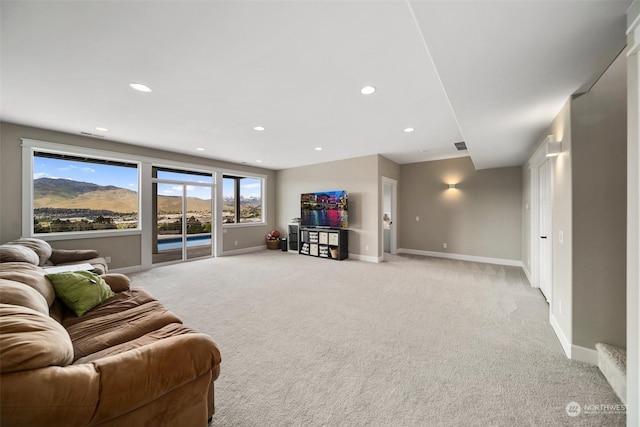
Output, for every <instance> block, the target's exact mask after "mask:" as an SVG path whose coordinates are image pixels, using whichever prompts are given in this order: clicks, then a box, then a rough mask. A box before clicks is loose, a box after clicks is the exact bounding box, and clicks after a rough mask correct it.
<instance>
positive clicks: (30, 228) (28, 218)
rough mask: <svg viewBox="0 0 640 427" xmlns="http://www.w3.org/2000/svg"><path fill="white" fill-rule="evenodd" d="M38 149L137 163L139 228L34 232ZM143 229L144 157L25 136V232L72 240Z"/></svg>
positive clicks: (131, 232) (134, 231)
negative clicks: (36, 156) (35, 163)
mask: <svg viewBox="0 0 640 427" xmlns="http://www.w3.org/2000/svg"><path fill="white" fill-rule="evenodd" d="M36 152H43V153H52V154H60V155H65V156H71V157H86V158H88V159H95V160H97V161H100V160H103V161H113V162H120V163H127V164H131V165H135V166H136V171H137V180H138V182H137V186H138V188H137V191H136V192H137V195H138V224H137V227H136V228H128V229H109V230H89V231H66V232H54V233H35V232H34V224H33V218H34V209H33V193H34V192H33V185H34V177H33V173H34V168H33V165H34V158H35V154H36ZM142 229H143V213H142V160H141V159H139V158H137V157H135V156H126V155H124V154H119V153H115V152H106V151H102V150H96V149H91V148H85V147H75V146H73V147H72V146H68V145H62V144H56V143H50V142H44V141H35V140H29V139H24V138H23V139H22V235H23V236H28V237H35V238H38V239H42V240H52V241H53V240H70V239H84V238H96V237H111V236H126V235H140V234H142Z"/></svg>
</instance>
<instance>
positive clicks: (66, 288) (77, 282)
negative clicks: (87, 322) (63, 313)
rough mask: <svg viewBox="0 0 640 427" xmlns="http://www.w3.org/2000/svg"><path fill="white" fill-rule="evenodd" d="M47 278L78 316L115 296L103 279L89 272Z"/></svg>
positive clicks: (52, 275)
mask: <svg viewBox="0 0 640 427" xmlns="http://www.w3.org/2000/svg"><path fill="white" fill-rule="evenodd" d="M46 278H47V279H49V280H50V281H51V283H53V287H54V288H55V290H56V295H57V296H58V297H59V298H60V299H61V300H62V302H64V303H65V305H66V306H67V307H69V308H70V309H71V310H73V311H74V312H75V313H76V314H77V315H78V316H82V315H83V314H85V313H86V312H87V311H89V310H91V309H92V308H93V307H95V306H96V305H98V304H100V303H101V302H103V301H106V300H107V299H109V298H111V297H113V296H114V295H115V293H114V292H113V291H112V290H111V288H110V287H109V285H107V283H106V282H105V281H104V279H103V278H102V277H100V276H96V275H95V274H93V273H90V272H88V271H73V272H71V271H68V272H63V273H54V274H47V275H46Z"/></svg>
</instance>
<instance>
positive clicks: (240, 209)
mask: <svg viewBox="0 0 640 427" xmlns="http://www.w3.org/2000/svg"><path fill="white" fill-rule="evenodd" d="M222 181H223V183H222V199H223V207H222V222H223V223H224V224H246V223H263V222H264V218H263V212H264V209H263V204H262V201H263V197H262V188H263V178H254V177H242V176H232V175H224V176H223V180H222Z"/></svg>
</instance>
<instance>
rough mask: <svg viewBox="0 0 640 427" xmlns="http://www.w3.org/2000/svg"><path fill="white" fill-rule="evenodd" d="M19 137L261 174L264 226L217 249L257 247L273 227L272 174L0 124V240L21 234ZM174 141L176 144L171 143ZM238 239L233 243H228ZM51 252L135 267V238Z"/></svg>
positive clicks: (229, 236)
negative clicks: (76, 252)
mask: <svg viewBox="0 0 640 427" xmlns="http://www.w3.org/2000/svg"><path fill="white" fill-rule="evenodd" d="M20 138H29V139H34V140H39V141H46V142H55V143H60V144H65V145H75V146H80V147H90V148H94V149H100V150H106V151H112V152H116V153H124V154H132V155H137V156H146V157H152V158H156V159H167V160H172V161H176V162H183V163H189V164H194V165H200V166H204V167H206V168H211V169H212V170H213V169H215V168H224V169H232V170H236V171H245V172H247V173H256V174H261V175H267V188H266V195H267V206H266V210H267V225H265V226H262V227H242V228H230V229H227V232H226V233H224V235H223V250H224V251H229V250H237V249H243V248H251V247H256V246H262V245H264V244H265V237H264V236H265V235H266V234H267V232H268V231H269V230H270V229H271V228H273V227H274V225H275V205H276V203H275V198H276V195H275V172H274V171H270V170H266V169H261V168H253V167H248V166H244V165H238V164H234V163H228V162H221V161H217V160H212V159H206V158H202V157H196V156H188V155H184V154H177V153H171V152H168V151H162V150H155V149H149V148H144V147H138V146H133V145H128V144H122V143H118V142H114V141H106V140H98V139H95V138H88V137H84V136H79V135H72V134H67V133H61V132H55V131H51V130H46V129H38V128H33V127H28V126H20V125H16V124H11V123H0V242H7V241H10V240H13V239H17V238H19V237H21V231H22V185H21V183H22V148H21V140H20ZM176 143H180V141H176ZM235 241H238V245H237V246H236V245H235V244H234V242H235ZM51 246H53V247H55V248H93V249H97V250H99V251H100V253H101V254H104V255H105V256H106V255H109V256H111V257H112V263H111V265H110V268H112V269H116V268H126V267H133V266H138V265H140V264H141V247H142V244H141V236H140V235H134V236H118V237H101V238H97V239H94V238H90V239H86V238H85V239H69V240H64V241H60V240H56V241H52V242H51Z"/></svg>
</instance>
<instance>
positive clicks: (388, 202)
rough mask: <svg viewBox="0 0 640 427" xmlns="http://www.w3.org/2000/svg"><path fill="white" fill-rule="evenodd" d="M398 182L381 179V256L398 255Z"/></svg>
mask: <svg viewBox="0 0 640 427" xmlns="http://www.w3.org/2000/svg"><path fill="white" fill-rule="evenodd" d="M397 194H398V181H396V180H394V179H391V178H387V177H384V176H383V177H382V215H381V217H382V224H381V229H382V254H383V258H384V256H385V255H386V254H396V253H398V237H397V226H396V218H397V209H398V195H397Z"/></svg>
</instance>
